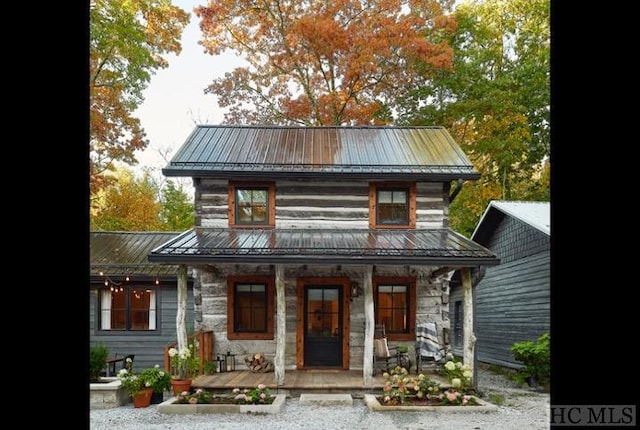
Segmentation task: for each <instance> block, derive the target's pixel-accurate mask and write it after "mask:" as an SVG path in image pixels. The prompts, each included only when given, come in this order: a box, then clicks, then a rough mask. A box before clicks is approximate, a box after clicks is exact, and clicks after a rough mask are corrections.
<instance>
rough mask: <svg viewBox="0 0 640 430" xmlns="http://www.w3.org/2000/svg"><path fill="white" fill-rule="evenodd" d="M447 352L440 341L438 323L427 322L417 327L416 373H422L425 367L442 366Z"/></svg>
mask: <svg viewBox="0 0 640 430" xmlns="http://www.w3.org/2000/svg"><path fill="white" fill-rule="evenodd" d="M445 355H446V350H445V349H444V348H443V347H442V346H441V345H440V342H439V341H438V331H437V327H436V323H434V322H425V323H420V324H417V325H416V373H420V371H421V370H422V368H423V366H424V365H429V367H434V366H435V365H438V364H441V363H442V361H443V359H444V357H445Z"/></svg>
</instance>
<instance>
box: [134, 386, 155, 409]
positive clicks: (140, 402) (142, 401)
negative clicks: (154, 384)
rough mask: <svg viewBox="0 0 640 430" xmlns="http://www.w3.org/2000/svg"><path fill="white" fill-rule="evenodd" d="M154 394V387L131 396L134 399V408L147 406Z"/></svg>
mask: <svg viewBox="0 0 640 430" xmlns="http://www.w3.org/2000/svg"><path fill="white" fill-rule="evenodd" d="M152 394H153V388H145V389H143V390H142V391H140V392H139V393H138V394H136V395H135V396H131V400H133V407H134V408H146V407H147V406H149V405H150V404H151V395H152Z"/></svg>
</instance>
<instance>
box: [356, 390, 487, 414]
mask: <svg viewBox="0 0 640 430" xmlns="http://www.w3.org/2000/svg"><path fill="white" fill-rule="evenodd" d="M471 397H472V398H473V400H474V404H473V405H469V406H452V405H442V404H439V403H438V402H429V401H426V400H424V401H421V400H419V399H416V402H411V399H407V401H405V403H403V404H400V405H391V404H382V403H380V402H379V401H378V398H377V397H376V396H375V395H373V394H365V395H364V402H365V404H366V405H367V407H368V408H369V409H370V410H372V411H379V412H393V411H408V412H427V411H438V412H496V411H498V407H497V406H496V405H492V404H491V403H488V402H485V401H484V400H482V399H480V398H478V397H475V396H471Z"/></svg>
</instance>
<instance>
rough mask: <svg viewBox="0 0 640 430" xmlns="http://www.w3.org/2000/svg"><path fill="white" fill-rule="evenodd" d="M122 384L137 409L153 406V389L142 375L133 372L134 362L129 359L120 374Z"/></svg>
mask: <svg viewBox="0 0 640 430" xmlns="http://www.w3.org/2000/svg"><path fill="white" fill-rule="evenodd" d="M118 379H120V384H122V386H123V387H124V389H125V390H127V393H128V394H129V396H130V397H131V400H132V401H133V406H134V407H136V408H146V407H147V406H149V405H150V404H151V395H152V394H153V388H151V386H150V383H149V382H148V381H146V380H145V378H143V377H142V376H141V375H137V374H136V373H135V372H134V371H133V360H131V359H130V358H127V359H126V361H125V364H124V367H123V368H122V369H120V371H119V372H118Z"/></svg>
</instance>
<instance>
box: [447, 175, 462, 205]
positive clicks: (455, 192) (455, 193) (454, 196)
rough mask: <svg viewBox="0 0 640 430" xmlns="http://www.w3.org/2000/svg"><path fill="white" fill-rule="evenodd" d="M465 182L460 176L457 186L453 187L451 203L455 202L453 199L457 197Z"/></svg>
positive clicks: (450, 197) (450, 196)
mask: <svg viewBox="0 0 640 430" xmlns="http://www.w3.org/2000/svg"><path fill="white" fill-rule="evenodd" d="M463 183H464V181H463V180H462V179H460V178H458V183H457V184H456V187H455V188H454V189H453V191H452V192H451V194H450V195H449V204H451V202H453V200H454V199H455V198H456V196H457V195H458V193H459V192H460V191H461V190H462V184H463Z"/></svg>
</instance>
